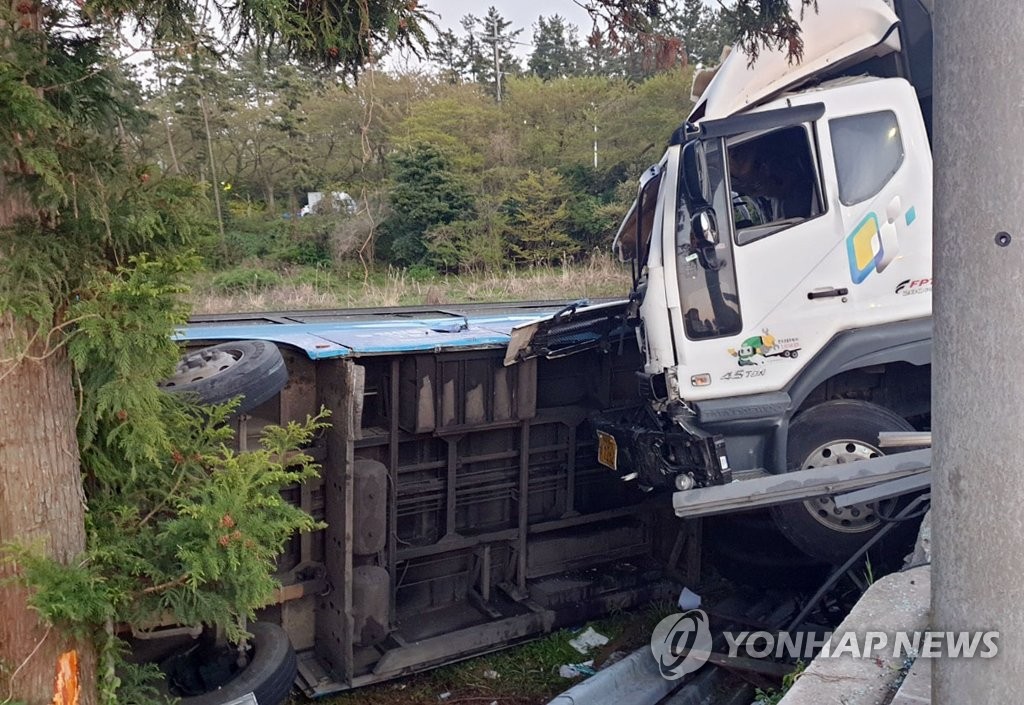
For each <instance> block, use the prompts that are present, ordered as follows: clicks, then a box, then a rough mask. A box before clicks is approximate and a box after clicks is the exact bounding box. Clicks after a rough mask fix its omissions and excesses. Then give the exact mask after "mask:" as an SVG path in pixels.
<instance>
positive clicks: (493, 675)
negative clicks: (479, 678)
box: [484, 670, 501, 681]
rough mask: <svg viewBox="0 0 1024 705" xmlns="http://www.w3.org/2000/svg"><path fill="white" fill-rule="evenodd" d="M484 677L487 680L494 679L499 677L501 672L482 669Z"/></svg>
mask: <svg viewBox="0 0 1024 705" xmlns="http://www.w3.org/2000/svg"><path fill="white" fill-rule="evenodd" d="M484 678H486V679H487V680H492V681H496V680H498V679H499V678H501V674H500V673H498V672H497V671H491V670H487V671H484Z"/></svg>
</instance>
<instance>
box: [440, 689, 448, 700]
mask: <svg viewBox="0 0 1024 705" xmlns="http://www.w3.org/2000/svg"><path fill="white" fill-rule="evenodd" d="M450 697H452V692H451V691H450V690H446V691H445V692H443V693H441V694H440V695H438V696H437V699H438V700H447V699H448V698H450Z"/></svg>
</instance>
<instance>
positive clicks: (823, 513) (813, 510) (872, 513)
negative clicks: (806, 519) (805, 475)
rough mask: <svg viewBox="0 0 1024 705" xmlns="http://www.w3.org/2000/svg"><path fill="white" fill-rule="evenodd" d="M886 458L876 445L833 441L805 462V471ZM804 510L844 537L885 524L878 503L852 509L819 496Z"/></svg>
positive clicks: (807, 502)
mask: <svg viewBox="0 0 1024 705" xmlns="http://www.w3.org/2000/svg"><path fill="white" fill-rule="evenodd" d="M880 455H884V453H882V451H880V450H878V448H875V447H874V446H872V445H870V444H868V443H865V442H864V441H857V440H853V439H846V440H838V441H829V442H828V443H825V444H823V445H821V446H818V447H817V448H816V449H814V450H813V451H812V452H811V453H810V454H809V455H808V456H807V459H806V460H805V461H804V463H803V465H802V466H801V470H811V469H813V468H820V467H826V466H829V465H843V464H845V463H854V462H857V461H858V460H868V459H870V458H877V457H879V456H880ZM804 507H806V508H807V512H808V513H809V514H810V515H811V516H812V517H814V519H815V520H816V521H817V522H818V523H820V524H822V525H823V526H825V527H827V528H828V529H830V530H832V531H838V532H840V533H844V534H859V533H861V532H864V531H871V530H872V529H874V528H875V527H877V526H878V525H879V524H881V523H882V520H881V518H880V517H879V516H878V511H877V509H876V507H875V505H874V504H855V505H853V506H851V507H843V508H840V507H837V506H836V503H835V500H834V499H833V498H832V497H831V496H829V497H815V498H814V499H808V500H806V501H805V502H804Z"/></svg>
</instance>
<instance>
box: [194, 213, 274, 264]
mask: <svg viewBox="0 0 1024 705" xmlns="http://www.w3.org/2000/svg"><path fill="white" fill-rule="evenodd" d="M287 231H288V224H287V223H286V222H285V221H284V220H283V219H281V218H273V217H266V216H264V215H263V214H262V213H256V214H253V215H248V216H244V217H237V216H236V217H232V218H230V219H229V220H228V222H227V223H226V227H225V231H224V243H225V247H224V250H225V252H226V255H222V254H221V252H220V248H219V247H210V248H208V249H207V251H205V252H204V255H205V257H206V260H207V261H208V262H211V263H214V264H216V265H219V266H221V267H223V266H228V265H232V264H238V263H239V262H243V261H245V260H249V259H254V258H257V259H263V258H266V259H275V257H276V255H277V253H279V252H280V251H281V249H282V247H283V246H284V243H285V242H286V240H287Z"/></svg>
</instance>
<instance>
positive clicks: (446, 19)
mask: <svg viewBox="0 0 1024 705" xmlns="http://www.w3.org/2000/svg"><path fill="white" fill-rule="evenodd" d="M420 5H421V7H426V8H427V9H428V10H430V11H432V12H436V13H437V14H438V15H440V17H437V18H435V20H436V22H437V25H438V27H440V28H441V29H451V30H453V31H455V33H456V34H462V25H460V24H459V21H460V20H461V19H462V18H463V17H464V16H466V15H476V16H477V17H483V16H484V15H486V14H487V8H488V7H491V6H492V5H493V6H494V7H495V8H496V9H497V10H498V14H500V15H501V16H502V17H504V18H505V19H506V20H511V21H512V25H511V27H510V29H513V30H515V29H522V30H523V32H522V34H520V35H519V37H517V40H518V41H519V42H523V43H522V44H519V45H518V46H517V49H518V51H517V53H518V54H519V56H520V58H526V57H527V56H529V55H530V52H531V51H532V49H531V47H530V46H528V45H529V43H530V42H531V41H533V24H534V23H535V22H536V21H537V18H538V17H539V16H541V15H544V16H545V17H550V16H551V15H561V16H562V17H563V18H565V19H566V20H567V21H568V22H569V23H570V24H574V25H576V26H577V27H579V28H580V38H581V39H582V38H583V37H585V36H586V35H587V34H588V33H589V31H590V27H591V20H590V15H588V14H587V11H586V10H584V9H583V8H582V7H580V6H579V5H577V4H576V3H575V2H573V0H492V2H486V1H485V2H474V0H423V2H421V3H420ZM390 59H391V60H390V61H389V62H388V63H392V62H394V63H395V64H396V65H398V66H400V65H401V64H402V59H401V58H399V57H390ZM396 59H397V60H396ZM406 61H408V58H406ZM412 63H416V62H412Z"/></svg>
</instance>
